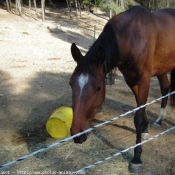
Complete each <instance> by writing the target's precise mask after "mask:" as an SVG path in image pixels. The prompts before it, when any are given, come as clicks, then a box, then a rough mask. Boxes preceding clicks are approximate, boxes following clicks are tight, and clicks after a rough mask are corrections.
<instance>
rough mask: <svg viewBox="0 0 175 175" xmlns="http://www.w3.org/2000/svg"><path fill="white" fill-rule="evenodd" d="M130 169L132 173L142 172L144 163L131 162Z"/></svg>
mask: <svg viewBox="0 0 175 175" xmlns="http://www.w3.org/2000/svg"><path fill="white" fill-rule="evenodd" d="M129 171H130V172H131V173H141V172H142V171H143V165H142V163H139V164H134V163H130V165H129Z"/></svg>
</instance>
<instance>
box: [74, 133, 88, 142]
mask: <svg viewBox="0 0 175 175" xmlns="http://www.w3.org/2000/svg"><path fill="white" fill-rule="evenodd" d="M71 135H72V134H71ZM87 135H88V134H87V133H85V134H82V135H80V136H78V137H75V138H74V143H79V144H82V143H83V142H85V141H86V139H87Z"/></svg>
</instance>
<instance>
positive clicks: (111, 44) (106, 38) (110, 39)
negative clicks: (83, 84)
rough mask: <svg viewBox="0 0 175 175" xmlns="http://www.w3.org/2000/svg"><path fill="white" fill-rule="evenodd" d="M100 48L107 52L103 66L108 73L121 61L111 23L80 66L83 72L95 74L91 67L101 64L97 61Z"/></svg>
mask: <svg viewBox="0 0 175 175" xmlns="http://www.w3.org/2000/svg"><path fill="white" fill-rule="evenodd" d="M100 47H101V48H102V49H104V51H105V61H104V63H103V65H104V69H105V73H108V72H110V71H111V70H112V69H114V68H115V67H116V66H117V63H118V60H119V47H118V40H117V36H116V32H115V30H114V28H113V26H112V24H111V23H110V22H108V23H107V24H106V25H105V27H104V29H103V31H102V33H101V34H100V36H99V37H98V39H97V40H96V41H95V42H94V43H93V45H92V46H91V48H90V49H89V51H88V52H87V54H86V55H85V57H84V59H83V60H82V61H81V63H80V65H79V66H78V67H79V68H80V69H81V71H83V72H89V73H90V72H91V73H93V70H92V68H91V66H90V65H93V64H96V65H98V64H99V63H98V61H99V60H97V59H96V57H97V55H96V54H97V52H98V49H99V48H100ZM78 67H77V68H78ZM79 68H78V69H79Z"/></svg>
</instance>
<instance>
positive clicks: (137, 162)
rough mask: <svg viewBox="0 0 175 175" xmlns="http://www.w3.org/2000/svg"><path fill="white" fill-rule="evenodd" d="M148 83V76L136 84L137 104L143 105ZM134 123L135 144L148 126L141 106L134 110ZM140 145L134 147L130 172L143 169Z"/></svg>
mask: <svg viewBox="0 0 175 175" xmlns="http://www.w3.org/2000/svg"><path fill="white" fill-rule="evenodd" d="M149 85H150V77H142V79H141V80H140V83H139V84H138V87H137V88H138V90H137V98H136V100H137V106H138V107H139V106H141V105H144V104H145V103H146V101H147V97H148V92H149ZM134 124H135V128H136V144H138V143H141V135H142V133H143V132H144V131H145V130H147V128H148V120H147V117H146V115H145V108H141V109H139V110H138V111H136V114H135V116H134ZM141 153H142V147H141V146H137V147H136V148H135V149H134V158H133V159H132V161H131V164H130V166H129V170H130V172H131V173H139V172H142V170H143V165H142V161H141Z"/></svg>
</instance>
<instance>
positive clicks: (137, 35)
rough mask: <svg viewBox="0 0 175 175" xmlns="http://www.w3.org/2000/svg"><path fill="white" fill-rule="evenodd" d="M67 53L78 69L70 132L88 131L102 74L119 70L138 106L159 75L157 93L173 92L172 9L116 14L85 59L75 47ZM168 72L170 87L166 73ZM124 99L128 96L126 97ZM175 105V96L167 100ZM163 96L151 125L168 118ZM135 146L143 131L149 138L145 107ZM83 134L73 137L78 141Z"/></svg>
mask: <svg viewBox="0 0 175 175" xmlns="http://www.w3.org/2000/svg"><path fill="white" fill-rule="evenodd" d="M71 52H72V56H73V58H74V60H75V61H76V62H77V67H76V68H75V71H74V72H73V74H72V76H71V79H70V85H71V88H72V103H73V123H72V127H71V134H72V135H75V134H77V133H79V132H82V131H84V130H86V129H87V128H88V127H89V125H90V121H91V120H92V119H93V117H94V115H95V113H96V111H97V109H98V107H100V106H101V105H102V103H103V101H104V98H105V76H106V74H107V73H108V72H110V71H111V70H112V69H114V68H115V67H117V68H118V69H119V70H120V71H121V73H122V74H123V76H124V78H125V81H126V83H127V85H128V86H129V87H130V88H131V90H132V91H133V93H134V95H135V99H136V102H137V107H139V106H141V105H144V104H145V103H146V102H147V97H148V93H149V86H150V79H151V77H153V76H157V78H158V80H159V83H160V88H161V93H162V95H166V94H167V93H168V92H169V90H170V91H174V90H175V10H173V9H162V10H158V11H154V12H150V11H148V10H147V9H145V8H144V7H141V6H135V7H132V8H131V9H129V10H127V11H125V12H123V13H121V14H119V15H116V16H114V17H113V18H112V19H110V20H109V21H108V23H107V24H106V25H105V27H104V29H103V31H102V33H101V34H100V36H99V38H98V39H97V40H96V42H95V43H94V44H93V45H92V47H91V48H90V49H89V51H88V52H87V54H86V55H85V56H83V55H82V54H81V53H80V51H79V49H78V48H77V47H76V45H75V44H72V46H71ZM168 72H171V85H170V83H169V80H168V77H167V73H168ZM126 98H127V97H126ZM171 102H172V104H175V96H172V97H171ZM166 105H167V98H164V99H163V100H162V102H161V110H160V115H159V117H158V119H157V120H156V122H155V123H154V126H159V125H161V121H162V119H164V118H165V116H166ZM134 124H135V127H136V143H140V142H141V136H142V135H143V133H146V134H148V130H147V128H148V120H147V116H146V114H145V108H142V109H140V110H138V111H137V112H136V113H135V116H134ZM86 138H87V135H86V134H84V135H81V136H79V137H76V138H74V142H75V143H82V142H84V141H85V140H86ZM141 153H142V148H141V146H137V147H136V148H135V150H134V158H133V159H132V161H131V164H130V166H129V169H130V172H141V171H142V169H143V167H142V161H141Z"/></svg>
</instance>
